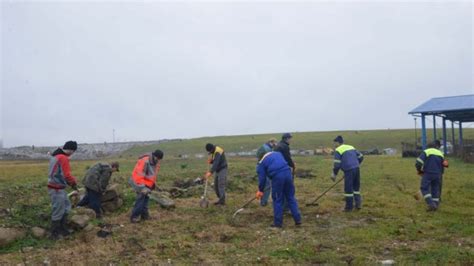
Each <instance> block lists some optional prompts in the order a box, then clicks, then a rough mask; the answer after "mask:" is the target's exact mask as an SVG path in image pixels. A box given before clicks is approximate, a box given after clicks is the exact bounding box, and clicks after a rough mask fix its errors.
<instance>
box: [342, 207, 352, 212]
mask: <svg viewBox="0 0 474 266" xmlns="http://www.w3.org/2000/svg"><path fill="white" fill-rule="evenodd" d="M342 211H343V212H352V209H348V208H344V209H342Z"/></svg>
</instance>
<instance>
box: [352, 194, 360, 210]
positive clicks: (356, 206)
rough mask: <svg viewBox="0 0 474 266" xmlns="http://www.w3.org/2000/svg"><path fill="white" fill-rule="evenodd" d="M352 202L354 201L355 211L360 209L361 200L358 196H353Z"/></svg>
mask: <svg viewBox="0 0 474 266" xmlns="http://www.w3.org/2000/svg"><path fill="white" fill-rule="evenodd" d="M354 201H355V208H356V209H357V210H360V209H361V207H362V198H361V196H360V195H359V194H355V195H354Z"/></svg>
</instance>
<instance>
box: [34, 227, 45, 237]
mask: <svg viewBox="0 0 474 266" xmlns="http://www.w3.org/2000/svg"><path fill="white" fill-rule="evenodd" d="M31 234H32V235H33V236H34V237H36V238H43V237H44V236H45V235H46V230H45V229H43V228H41V227H37V226H36V227H33V228H31Z"/></svg>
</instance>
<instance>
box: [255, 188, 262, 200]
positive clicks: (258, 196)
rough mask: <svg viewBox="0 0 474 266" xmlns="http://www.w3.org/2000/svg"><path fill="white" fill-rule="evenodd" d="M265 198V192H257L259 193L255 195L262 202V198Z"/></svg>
mask: <svg viewBox="0 0 474 266" xmlns="http://www.w3.org/2000/svg"><path fill="white" fill-rule="evenodd" d="M262 197H263V192H262V191H260V190H259V191H257V193H256V194H255V198H256V199H258V200H260V199H261V198H262Z"/></svg>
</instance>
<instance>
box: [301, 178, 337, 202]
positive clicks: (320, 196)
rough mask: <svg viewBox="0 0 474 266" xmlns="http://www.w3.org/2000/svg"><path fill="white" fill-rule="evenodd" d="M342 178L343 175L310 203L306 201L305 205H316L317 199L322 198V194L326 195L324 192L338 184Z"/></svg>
mask: <svg viewBox="0 0 474 266" xmlns="http://www.w3.org/2000/svg"><path fill="white" fill-rule="evenodd" d="M343 179H344V177H341V178H340V179H339V180H337V181H336V183H334V184H333V185H332V186H330V187H329V188H328V189H326V190H325V191H324V192H323V193H322V194H321V195H319V196H318V197H317V198H316V199H315V200H313V201H312V202H310V203H306V206H318V205H319V203H317V201H318V200H319V199H320V198H322V197H323V196H324V195H326V193H328V192H329V190H331V189H333V188H334V187H335V186H336V185H337V184H339V183H340V182H341V181H342V180H343Z"/></svg>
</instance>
